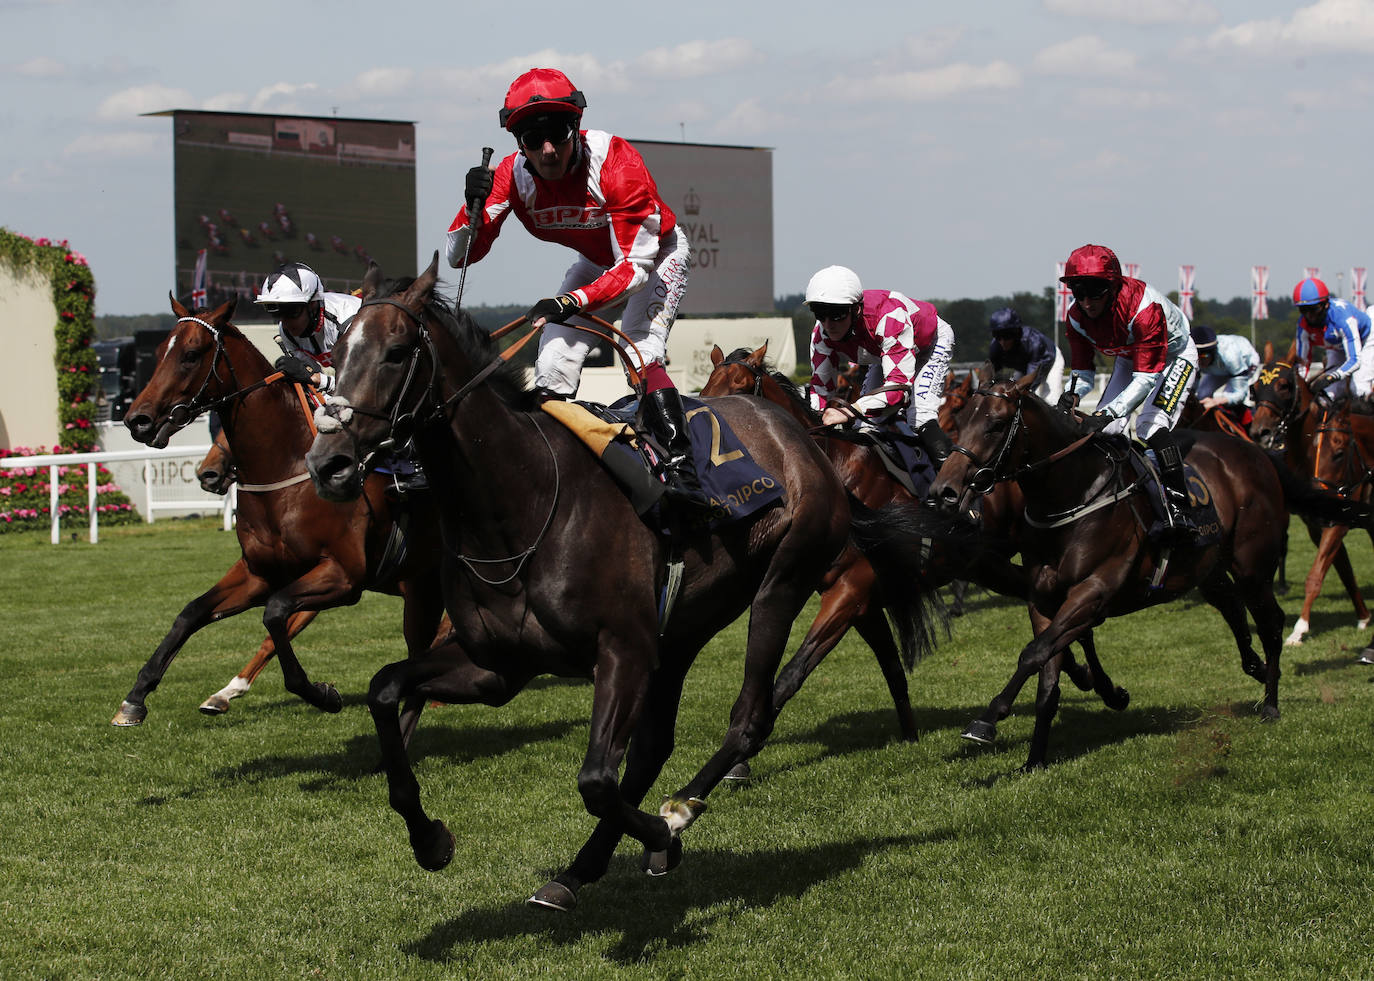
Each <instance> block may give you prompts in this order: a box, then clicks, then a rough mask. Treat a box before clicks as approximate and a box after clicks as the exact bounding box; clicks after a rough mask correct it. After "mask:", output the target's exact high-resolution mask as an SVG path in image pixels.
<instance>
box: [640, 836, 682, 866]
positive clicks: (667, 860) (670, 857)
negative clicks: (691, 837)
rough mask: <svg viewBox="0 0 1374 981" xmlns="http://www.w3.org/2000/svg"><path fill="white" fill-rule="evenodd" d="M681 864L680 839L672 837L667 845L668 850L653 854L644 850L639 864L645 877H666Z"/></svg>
mask: <svg viewBox="0 0 1374 981" xmlns="http://www.w3.org/2000/svg"><path fill="white" fill-rule="evenodd" d="M681 864H682V839H681V838H678V837H676V836H675V837H674V838H673V840H672V841H671V842H669V843H668V850H667V851H662V852H653V851H650V850H649V849H647V848H646V849H644V859H643V861H642V862H641V863H640V868H642V869H643V870H644V872H645V874H646V875H652V876H660V875H667V874H668V873H669V872H671V871H673V869H675V868H677V867H678V866H679V865H681Z"/></svg>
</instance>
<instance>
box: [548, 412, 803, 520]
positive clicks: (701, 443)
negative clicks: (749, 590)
mask: <svg viewBox="0 0 1374 981" xmlns="http://www.w3.org/2000/svg"><path fill="white" fill-rule="evenodd" d="M682 405H683V408H684V409H685V410H686V413H687V431H688V433H689V435H690V436H691V439H692V463H693V465H694V466H695V467H696V471H697V479H698V480H700V481H701V488H702V490H703V491H704V492H705V493H706V496H707V498H709V499H710V501H711V515H710V523H711V525H712V527H717V526H720V525H725V524H729V523H731V522H734V521H738V520H740V519H741V518H745V517H748V516H749V515H752V514H755V513H757V512H759V511H761V510H763V509H764V508H768V507H772V506H773V505H774V504H777V503H779V502H780V501H781V500H782V484H781V483H780V482H779V481H778V480H777V479H776V478H775V477H773V476H772V475H771V474H769V473H768V472H767V471H765V470H764V469H763V468H762V467H760V466H759V465H758V463H756V462H755V461H754V458H753V457H752V456H750V455H749V451H748V449H747V448H746V447H745V446H744V444H743V443H741V442H740V440H739V437H737V436H736V435H735V433H734V430H732V429H731V428H730V426H729V425H728V424H727V423H726V422H725V420H724V419H722V418H720V416H718V415H716V414H715V413H714V412H713V411H711V409H710V408H709V407H708V406H707V405H706V403H704V402H702V401H700V400H699V399H693V398H688V397H686V396H683V398H682ZM542 408H543V410H544V411H545V412H546V413H547V414H548V415H550V416H552V417H553V418H554V419H556V420H557V421H558V422H560V423H562V424H563V425H564V426H566V427H567V428H568V429H569V430H570V431H571V432H573V433H574V434H575V435H576V436H577V437H578V438H579V439H581V440H582V442H583V443H585V444H586V445H587V447H588V448H589V449H590V450H591V451H592V452H593V453H595V454H596V455H597V457H598V458H599V459H600V460H601V463H602V465H603V466H605V467H606V469H607V470H608V471H610V473H611V475H612V476H613V477H615V479H616V481H617V482H618V483H619V484H620V486H621V488H622V489H623V490H624V491H625V495H626V496H627V497H628V498H629V499H630V503H631V504H632V505H633V506H634V509H635V513H637V514H638V515H639V516H640V517H641V518H643V519H644V520H645V522H646V523H647V524H649V525H650V526H651V527H657V528H659V530H661V531H664V532H666V531H667V530H668V529H667V527H666V525H665V520H666V516H665V515H663V514H662V513H661V512H662V510H663V509H662V508H659V507H657V505H658V503H659V499H660V498H661V497H662V496H663V491H664V483H663V478H662V477H661V476H660V471H661V469H662V467H661V465H660V462H659V454H658V452H657V451H656V450H655V448H654V446H653V445H652V443H651V442H650V440H649V439H648V438H647V437H646V436H645V435H644V434H641V433H640V432H639V431H638V430H637V429H636V428H635V416H636V413H637V410H638V408H639V403H638V401H636V400H634V399H633V398H625V399H621V400H620V401H619V402H616V403H615V404H614V405H610V406H605V405H600V404H598V403H596V402H559V401H548V402H545V403H544V404H543V406H542Z"/></svg>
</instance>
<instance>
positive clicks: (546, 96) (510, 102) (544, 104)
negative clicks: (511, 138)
mask: <svg viewBox="0 0 1374 981" xmlns="http://www.w3.org/2000/svg"><path fill="white" fill-rule="evenodd" d="M586 108H587V99H586V97H585V96H583V95H582V93H581V92H580V91H578V90H577V89H575V88H573V83H572V82H570V81H568V76H567V75H564V74H563V73H562V72H560V71H559V70H558V69H557V68H531V69H530V70H529V71H527V72H525V74H523V75H521V76H520V77H519V78H517V79H516V80H515V81H513V82H511V83H510V88H509V89H508V90H507V91H506V104H505V106H504V107H503V108H502V109H501V125H502V126H503V127H504V128H505V129H507V130H509V131H510V132H512V133H514V132H515V127H516V126H517V125H518V124H519V122H520V120H522V119H524V118H525V117H526V116H529V115H532V114H535V113H546V112H570V113H573V114H574V115H576V116H577V117H578V118H579V119H580V118H581V117H582V110H583V109H586Z"/></svg>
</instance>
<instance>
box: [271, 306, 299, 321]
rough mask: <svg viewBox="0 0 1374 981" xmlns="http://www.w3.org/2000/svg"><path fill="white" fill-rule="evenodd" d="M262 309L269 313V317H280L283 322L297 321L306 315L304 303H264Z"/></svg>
mask: <svg viewBox="0 0 1374 981" xmlns="http://www.w3.org/2000/svg"><path fill="white" fill-rule="evenodd" d="M262 308H263V309H264V310H266V311H267V315H268V316H269V317H279V318H281V319H282V320H295V319H296V318H297V317H299V316H300V315H301V314H303V313H305V304H304V303H264V304H263V305H262Z"/></svg>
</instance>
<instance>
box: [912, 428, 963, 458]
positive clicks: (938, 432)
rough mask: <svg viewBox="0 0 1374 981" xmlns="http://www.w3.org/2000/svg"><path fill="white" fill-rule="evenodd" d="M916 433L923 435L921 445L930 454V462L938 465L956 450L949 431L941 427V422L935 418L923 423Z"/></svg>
mask: <svg viewBox="0 0 1374 981" xmlns="http://www.w3.org/2000/svg"><path fill="white" fill-rule="evenodd" d="M916 435H918V436H920V437H921V445H922V446H924V447H925V449H926V453H927V454H929V456H930V462H931V463H933V464H934V465H935V466H937V467H938V466H940V465H941V464H942V463H944V462H945V461H946V460H947V459H949V455H950V454H951V453H953V452H954V442H953V440H951V439H950V438H949V434H948V433H946V432H945V431H944V430H943V429H941V428H940V423H939V422H937V421H936V420H934V419H931V420H929V421H927V422H924V423H922V424H921V428H920V429H918V430H916Z"/></svg>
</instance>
